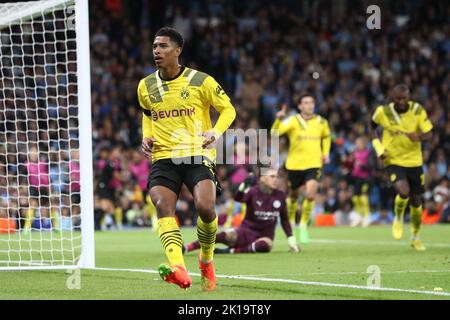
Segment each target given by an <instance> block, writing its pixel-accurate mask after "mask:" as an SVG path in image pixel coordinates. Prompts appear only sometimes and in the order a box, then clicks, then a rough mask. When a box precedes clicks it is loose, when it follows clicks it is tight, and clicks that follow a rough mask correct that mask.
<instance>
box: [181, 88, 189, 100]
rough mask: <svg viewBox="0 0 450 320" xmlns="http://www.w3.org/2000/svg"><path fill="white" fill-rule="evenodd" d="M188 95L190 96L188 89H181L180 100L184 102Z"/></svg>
mask: <svg viewBox="0 0 450 320" xmlns="http://www.w3.org/2000/svg"><path fill="white" fill-rule="evenodd" d="M190 95H191V94H190V93H189V90H188V88H183V89H181V92H180V98H181V99H183V100H186V99H188V98H189V96H190Z"/></svg>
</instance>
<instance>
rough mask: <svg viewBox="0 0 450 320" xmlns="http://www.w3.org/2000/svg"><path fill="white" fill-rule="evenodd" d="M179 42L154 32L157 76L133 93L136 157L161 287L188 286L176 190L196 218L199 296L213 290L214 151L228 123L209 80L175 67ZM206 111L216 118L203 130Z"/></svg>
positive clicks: (225, 107) (231, 112) (226, 104)
mask: <svg viewBox="0 0 450 320" xmlns="http://www.w3.org/2000/svg"><path fill="white" fill-rule="evenodd" d="M182 48H183V38H182V36H181V35H180V33H179V32H177V31H176V30H175V29H172V28H167V27H165V28H162V29H160V30H159V31H158V32H157V33H156V35H155V39H154V41H153V55H154V58H155V63H156V66H157V68H158V70H157V71H156V72H154V73H152V74H150V75H149V76H147V77H146V78H144V79H142V80H141V81H140V83H139V87H138V97H139V103H140V105H141V107H142V110H143V120H142V128H143V142H142V150H143V152H144V154H145V155H146V157H147V158H149V159H150V158H151V160H152V170H151V173H150V175H149V190H150V197H151V200H152V202H153V204H154V205H155V207H156V211H157V215H158V234H159V237H160V239H161V243H162V245H163V248H164V251H165V254H166V256H167V259H168V261H169V263H167V264H166V263H164V264H161V265H160V266H159V273H160V276H161V277H162V278H163V280H165V281H167V282H169V283H174V284H176V285H178V286H180V287H181V288H188V287H190V286H191V284H192V280H191V278H190V277H189V275H188V273H187V271H186V267H185V263H184V259H183V253H182V245H183V239H182V235H181V232H180V229H179V226H178V224H177V222H176V219H175V206H176V202H177V199H178V195H179V193H180V189H181V186H182V184H183V183H184V184H185V185H186V186H187V187H188V189H189V191H190V192H191V193H192V195H193V199H194V204H195V208H196V210H197V213H198V217H199V218H198V220H197V237H198V239H199V241H200V247H201V251H200V255H199V265H200V271H201V276H202V289H203V290H206V291H211V290H214V289H215V287H216V277H215V272H214V265H213V253H214V243H215V239H216V232H217V215H216V212H215V202H216V188H217V186H219V185H218V181H217V179H216V175H215V157H216V150H215V148H214V147H213V145H212V143H213V142H214V141H216V140H217V139H219V137H220V136H221V135H222V134H223V133H224V132H225V130H226V129H227V128H228V127H229V126H230V124H231V123H232V122H233V120H234V118H235V117H236V111H235V109H234V108H233V106H232V104H231V102H230V98H229V97H228V96H227V95H226V94H225V92H224V91H223V89H222V88H221V87H220V85H219V84H217V82H216V81H215V80H214V79H213V78H212V77H211V76H209V75H207V74H205V73H203V72H199V71H197V70H194V69H190V68H187V67H185V66H182V65H180V64H179V62H178V58H179V56H180V54H181V51H182ZM210 106H213V107H214V108H215V109H216V110H217V111H218V112H219V113H220V116H219V118H218V119H217V122H216V124H215V126H214V127H212V125H211V118H210Z"/></svg>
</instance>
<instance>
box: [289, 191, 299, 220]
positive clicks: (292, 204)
mask: <svg viewBox="0 0 450 320" xmlns="http://www.w3.org/2000/svg"><path fill="white" fill-rule="evenodd" d="M286 205H287V210H288V217H289V222H290V223H291V224H294V223H295V216H296V214H297V210H298V202H297V201H296V200H295V201H294V200H293V199H291V198H290V197H288V198H287V200H286Z"/></svg>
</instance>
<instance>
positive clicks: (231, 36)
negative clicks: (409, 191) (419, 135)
mask: <svg viewBox="0 0 450 320" xmlns="http://www.w3.org/2000/svg"><path fill="white" fill-rule="evenodd" d="M91 5H92V7H91V52H92V58H91V59H92V60H91V61H92V65H91V67H92V106H93V120H94V125H93V130H94V156H95V158H96V159H98V160H97V161H98V162H97V163H99V162H100V161H101V159H102V157H104V156H107V155H105V154H107V153H108V150H110V149H111V148H112V147H113V146H117V145H120V146H121V147H122V148H123V152H122V157H121V159H120V164H118V166H117V172H116V173H117V175H115V178H114V180H113V181H112V182H111V183H112V184H113V186H114V188H115V190H116V192H117V195H118V198H117V200H116V204H117V206H118V207H122V209H123V214H122V215H116V217H119V218H121V217H122V219H123V220H124V221H126V220H127V219H126V215H125V214H124V213H125V212H126V211H127V210H132V211H133V212H138V213H139V214H142V216H143V220H142V221H143V224H144V225H145V224H149V223H150V219H149V218H148V216H147V213H146V211H145V210H143V211H142V210H141V209H142V208H143V205H144V202H145V196H143V195H141V194H139V192H136V188H137V189H140V190H141V191H142V192H145V188H146V186H145V180H144V177H146V175H147V172H148V168H147V167H146V166H145V165H144V163H145V159H143V158H142V156H141V155H140V154H139V152H137V151H136V150H139V147H140V142H141V131H140V126H141V120H140V119H141V111H140V108H139V105H138V102H137V98H136V87H137V84H138V81H139V80H140V79H141V78H143V77H145V76H146V75H148V74H150V73H151V72H153V71H154V70H155V66H154V63H153V57H152V46H151V45H152V36H153V34H154V33H155V32H156V30H157V29H158V28H159V27H161V26H164V25H172V26H174V27H175V28H177V29H178V30H179V31H180V32H181V33H182V34H183V35H184V38H185V47H184V50H183V54H182V63H183V64H185V65H187V66H189V67H192V68H198V69H199V70H201V71H204V72H207V73H209V74H210V75H212V76H213V77H215V78H216V79H217V81H218V82H219V83H221V84H222V86H223V87H224V89H225V90H226V92H227V93H228V95H229V96H230V97H231V99H232V102H233V104H234V106H235V107H236V109H237V111H238V112H237V115H238V116H237V118H236V120H235V122H234V125H233V127H234V128H244V129H246V128H264V129H268V128H270V126H271V124H272V122H273V120H274V115H275V112H276V110H277V108H278V107H279V106H280V104H281V103H287V104H288V105H289V107H290V110H291V112H295V109H296V108H295V107H296V106H295V101H296V97H297V96H298V94H299V93H300V92H302V91H309V92H312V93H313V94H314V95H315V97H316V111H317V112H318V113H320V114H321V115H323V116H324V117H326V118H327V119H328V120H329V123H330V127H331V130H332V132H333V146H332V151H331V163H330V164H329V165H327V166H326V167H325V168H324V174H325V177H324V178H323V179H322V187H321V192H320V196H319V199H318V201H317V206H316V210H315V213H316V214H317V213H323V212H325V213H335V212H341V213H344V216H349V217H351V214H352V203H351V197H352V192H353V191H352V190H353V189H352V186H351V184H350V183H349V182H350V181H349V171H350V169H351V165H352V164H351V163H349V161H348V156H349V155H350V154H351V153H352V151H353V150H354V148H355V140H356V138H357V137H360V136H366V135H367V126H368V124H369V123H370V117H371V113H372V111H373V110H374V108H375V107H376V106H377V105H378V104H383V103H385V102H386V101H387V99H388V94H389V89H390V88H392V86H393V85H394V84H396V83H399V82H404V83H406V84H407V85H409V86H410V87H411V90H412V96H413V98H414V99H416V100H417V101H419V102H421V103H422V104H423V105H424V107H425V109H426V110H427V112H428V115H429V117H430V119H431V121H432V123H433V124H434V130H433V133H434V134H433V139H432V140H431V141H430V142H429V143H426V144H425V148H424V159H425V163H426V164H425V174H426V186H427V190H428V192H427V194H426V195H425V196H426V197H425V198H426V200H427V204H426V208H427V209H426V210H427V214H429V215H430V216H432V215H433V214H434V215H435V216H436V214H437V216H438V217H440V219H441V220H442V221H444V220H446V221H447V222H448V212H446V213H445V211H446V210H447V211H448V201H449V196H448V194H449V189H448V184H449V183H448V179H449V178H450V145H449V144H450V109H449V105H448V102H449V101H450V90H449V89H450V74H449V73H448V72H447V71H448V70H449V68H450V40H449V39H450V37H449V35H450V30H449V27H448V26H449V24H448V19H449V18H448V17H449V16H450V15H449V14H450V12H448V11H446V10H445V7H443V6H442V3H441V4H439V3H436V4H434V3H433V4H431V3H427V2H425V1H414V2H411V1H396V2H395V3H390V7H383V10H382V12H383V15H382V29H381V30H369V29H367V28H366V25H365V19H366V17H367V16H366V13H365V7H364V6H362V4H361V3H360V4H356V3H355V4H351V3H350V2H347V4H346V2H345V1H342V2H330V1H304V2H300V1H299V2H298V3H297V4H294V3H289V2H286V3H285V2H283V1H281V2H277V3H276V5H275V4H267V3H265V2H264V1H246V2H242V1H240V2H238V1H227V2H221V1H217V2H208V4H204V2H202V1H189V3H186V4H183V5H182V4H180V5H170V4H167V3H162V2H159V3H156V2H152V1H133V2H130V3H127V4H125V3H124V2H123V1H104V3H101V2H93V3H91ZM447 9H448V8H447ZM406 14H408V18H409V19H405V16H406ZM349 17H351V18H349ZM445 22H447V23H445ZM286 147H287V146H286V142H285V141H282V149H281V159H284V158H285V156H286V151H287V148H286ZM375 163H376V161H375ZM133 166H134V167H133ZM251 170H252V167H251V166H249V165H245V164H242V165H238V166H219V168H218V174H219V177H220V179H221V181H222V185H223V186H224V190H225V192H224V193H223V196H222V197H221V198H220V199H219V202H218V203H219V204H218V213H219V214H220V213H222V214H226V212H227V211H228V212H230V210H231V211H232V210H233V206H232V204H231V202H232V201H231V194H232V192H233V191H234V188H235V186H236V185H237V184H239V183H240V182H241V181H242V180H243V179H244V178H245V176H246V175H247V173H248V172H249V171H251ZM96 172H97V177H99V175H100V173H101V168H100V167H97V169H96ZM371 175H372V176H371V192H370V200H371V207H372V220H373V223H386V222H390V219H391V218H392V214H391V213H390V210H391V209H390V208H391V207H392V197H393V190H392V188H391V187H390V185H389V183H388V181H386V179H385V177H383V175H382V173H381V171H380V170H379V167H375V168H374V170H373V172H372V173H371ZM234 208H235V209H234V211H238V210H239V207H238V206H235V207H234ZM139 210H141V211H139ZM177 211H178V216H179V217H180V220H181V222H182V224H185V225H189V224H192V223H195V212H194V210H193V205H192V201H191V197H190V195H189V192H186V190H184V191H183V194H182V196H181V197H180V201H179V203H178V207H177ZM443 211H444V213H442V214H441V212H443ZM131 216H133V217H134V214H131ZM438 220H439V219H438ZM344 223H345V222H344Z"/></svg>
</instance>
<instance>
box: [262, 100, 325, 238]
mask: <svg viewBox="0 0 450 320" xmlns="http://www.w3.org/2000/svg"><path fill="white" fill-rule="evenodd" d="M298 109H299V111H300V113H298V114H296V115H293V116H291V117H289V118H287V119H285V120H283V119H284V118H285V117H286V111H287V106H286V105H283V107H282V109H281V110H280V111H278V112H277V114H276V120H275V122H274V124H273V125H272V129H271V133H272V134H278V135H280V136H281V135H284V134H287V136H288V138H289V152H288V157H287V160H286V164H285V167H286V170H287V173H288V188H289V194H288V198H287V209H288V215H289V220H290V221H291V222H293V221H294V220H295V216H296V214H297V209H298V208H297V206H298V205H297V202H298V198H299V195H300V187H301V186H302V185H303V184H305V187H306V191H305V198H304V200H303V203H302V215H301V220H300V225H299V226H298V225H297V226H296V230H297V231H296V235H297V238H299V239H298V240H299V241H300V243H308V242H309V236H308V229H307V227H308V222H309V218H310V216H311V212H312V211H313V209H314V201H315V197H316V194H317V189H318V187H319V179H320V176H321V171H322V165H323V164H325V163H328V162H329V153H330V147H331V138H330V128H329V126H328V121H327V120H326V119H324V118H323V117H321V116H319V115H316V114H314V97H313V96H312V95H310V94H303V95H301V96H300V98H299V100H298ZM282 120H283V121H282Z"/></svg>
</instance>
